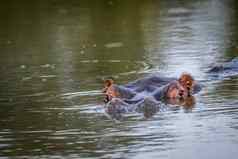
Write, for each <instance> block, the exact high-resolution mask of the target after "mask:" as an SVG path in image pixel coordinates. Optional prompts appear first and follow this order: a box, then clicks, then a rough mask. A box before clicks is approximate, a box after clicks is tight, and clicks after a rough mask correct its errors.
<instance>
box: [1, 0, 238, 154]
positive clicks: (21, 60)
mask: <svg viewBox="0 0 238 159" xmlns="http://www.w3.org/2000/svg"><path fill="white" fill-rule="evenodd" d="M237 9H238V3H237V2H236V1H235V0H206V1H205V0H200V1H189V0H180V1H177V0H176V1H175V0H173V1H172V0H169V1H153V0H147V1H143V0H142V1H135V0H127V1H124V0H111V1H97V2H96V1H88V0H80V1H74V0H70V1H67V2H66V1H63V0H48V1H39V2H38V1H37V2H35V1H28V0H23V1H16V0H12V1H8V2H3V3H2V4H1V6H0V17H1V21H0V52H1V53H0V63H1V65H0V71H1V76H0V88H1V89H0V105H1V108H0V158H4V159H5V158H33V159H34V158H136V159H140V158H176V159H177V158H181V159H183V158H195V159H200V158H221V159H223V158H230V159H235V158H237V157H236V156H237V149H238V136H237V134H238V124H237V123H238V117H237V116H238V105H237V104H238V100H237V99H238V78H237V76H235V77H232V78H221V79H219V80H214V79H212V78H211V77H209V76H208V74H206V73H205V72H206V71H207V70H208V69H209V68H211V66H212V65H213V64H216V63H222V62H223V61H225V60H229V59H231V58H233V57H236V56H237V55H238V54H237V53H238V31H237V30H238V20H237V19H238V12H237ZM183 71H188V72H190V73H191V74H192V75H193V76H194V77H195V79H197V80H200V81H203V84H204V85H205V87H204V88H203V90H202V91H201V92H200V93H199V94H198V95H196V104H195V105H194V106H193V107H189V108H185V107H171V108H168V109H166V110H164V111H161V112H157V113H156V114H154V115H153V116H152V117H150V118H146V117H144V116H143V114H142V113H128V114H124V116H123V118H122V120H120V121H116V120H113V119H111V118H110V117H109V116H107V115H106V114H105V113H104V110H103V107H102V105H103V103H102V99H103V97H102V95H101V88H102V81H103V79H105V78H108V77H114V78H115V79H116V82H117V83H119V84H125V83H127V82H129V81H133V80H135V79H137V78H139V77H143V76H145V75H148V74H151V73H158V72H159V73H160V74H162V75H166V76H171V77H174V76H175V77H176V76H178V75H179V74H180V73H181V72H183Z"/></svg>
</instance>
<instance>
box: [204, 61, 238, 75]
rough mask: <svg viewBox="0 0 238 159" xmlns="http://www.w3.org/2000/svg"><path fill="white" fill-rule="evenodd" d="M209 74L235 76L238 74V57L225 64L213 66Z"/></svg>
mask: <svg viewBox="0 0 238 159" xmlns="http://www.w3.org/2000/svg"><path fill="white" fill-rule="evenodd" d="M208 74H209V75H211V76H214V77H218V76H219V77H233V76H237V75H238V57H236V58H234V59H232V60H231V61H228V62H225V63H224V64H221V65H217V66H214V67H212V68H211V69H210V70H209V71H208Z"/></svg>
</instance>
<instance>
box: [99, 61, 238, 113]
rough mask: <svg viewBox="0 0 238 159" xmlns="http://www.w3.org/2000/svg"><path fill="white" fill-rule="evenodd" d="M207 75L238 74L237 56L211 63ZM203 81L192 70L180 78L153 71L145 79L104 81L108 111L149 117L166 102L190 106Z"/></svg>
mask: <svg viewBox="0 0 238 159" xmlns="http://www.w3.org/2000/svg"><path fill="white" fill-rule="evenodd" d="M207 73H208V75H212V76H213V77H216V76H219V75H221V74H222V75H223V76H224V75H225V76H229V75H230V76H234V75H238V58H234V59H232V60H231V61H228V62H225V63H224V64H222V65H218V66H214V67H212V68H211V69H210V70H209V71H208V72H207ZM202 87H203V85H202V84H200V82H198V81H195V80H194V78H193V77H192V75H190V74H189V73H186V72H184V73H182V74H181V75H180V77H179V78H171V77H162V76H159V75H150V76H147V77H144V78H142V79H138V80H135V81H132V82H129V83H128V84H125V85H117V84H115V83H114V81H113V80H112V79H108V80H106V81H105V85H104V89H103V92H104V94H105V100H104V102H105V103H106V106H105V108H106V112H107V113H108V114H111V115H112V114H113V116H115V114H117V115H118V114H120V113H125V112H133V111H136V112H143V114H144V116H146V117H149V116H152V115H153V114H155V113H156V112H158V111H160V110H161V109H163V108H164V107H165V105H167V104H170V105H181V106H184V107H185V108H188V109H190V108H191V107H193V106H194V104H195V98H194V95H195V94H197V93H198V92H200V91H201V89H202Z"/></svg>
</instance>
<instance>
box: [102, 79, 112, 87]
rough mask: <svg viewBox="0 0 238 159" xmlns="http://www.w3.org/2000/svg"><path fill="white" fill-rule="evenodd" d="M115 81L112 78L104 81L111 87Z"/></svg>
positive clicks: (106, 85)
mask: <svg viewBox="0 0 238 159" xmlns="http://www.w3.org/2000/svg"><path fill="white" fill-rule="evenodd" d="M113 83H114V81H113V80H112V79H107V80H105V81H104V85H105V87H110V86H111V85H112V84H113Z"/></svg>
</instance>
